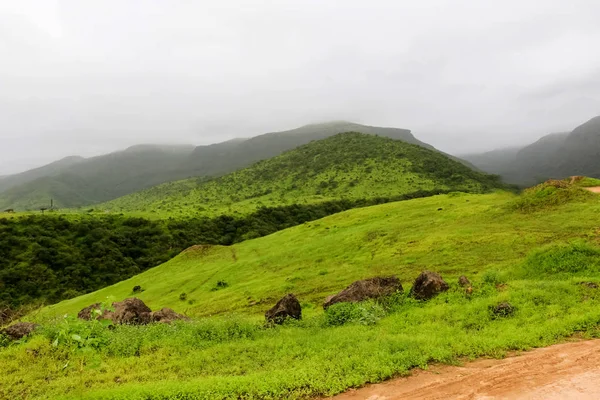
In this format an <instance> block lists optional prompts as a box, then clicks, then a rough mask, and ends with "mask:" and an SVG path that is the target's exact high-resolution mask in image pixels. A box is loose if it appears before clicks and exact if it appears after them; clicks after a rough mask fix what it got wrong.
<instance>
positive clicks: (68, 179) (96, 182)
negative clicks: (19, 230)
mask: <svg viewBox="0 0 600 400" xmlns="http://www.w3.org/2000/svg"><path fill="white" fill-rule="evenodd" d="M193 149H194V146H192V145H188V146H156V145H141V146H134V147H130V148H128V149H126V150H124V151H119V152H115V153H110V154H107V155H104V156H98V157H92V158H88V159H83V158H80V157H79V158H68V159H64V160H61V161H59V162H58V163H53V164H49V165H48V166H45V167H41V168H37V169H35V170H31V171H27V172H24V173H22V174H17V175H11V176H9V177H7V178H5V179H3V180H2V181H0V187H7V188H6V189H4V190H2V191H0V210H3V209H7V208H14V209H17V210H34V209H39V208H40V207H49V206H50V201H51V199H52V200H53V201H54V205H55V206H56V207H78V206H82V205H86V204H93V203H98V202H102V201H107V200H110V199H114V198H117V197H119V196H123V195H125V194H128V193H132V192H135V191H137V190H142V189H145V188H147V187H151V186H154V185H156V184H159V183H162V182H166V181H169V180H171V179H181V178H184V177H187V176H189V175H187V173H188V172H187V171H186V170H181V169H180V167H181V164H182V161H185V160H187V157H188V156H189V155H190V154H191V152H192V151H193ZM65 160H66V161H65ZM19 180H20V181H23V182H24V183H22V184H14V182H16V181H19ZM7 181H9V182H10V185H6V182H7Z"/></svg>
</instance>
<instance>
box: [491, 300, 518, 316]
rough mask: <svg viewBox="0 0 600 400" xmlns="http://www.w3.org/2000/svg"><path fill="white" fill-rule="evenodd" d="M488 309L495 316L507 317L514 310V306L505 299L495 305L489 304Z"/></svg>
mask: <svg viewBox="0 0 600 400" xmlns="http://www.w3.org/2000/svg"><path fill="white" fill-rule="evenodd" d="M490 309H491V311H492V314H494V316H496V317H508V316H510V315H512V314H514V312H515V308H514V307H513V306H512V305H511V304H510V303H508V302H506V301H504V302H502V303H500V304H497V305H495V306H490Z"/></svg>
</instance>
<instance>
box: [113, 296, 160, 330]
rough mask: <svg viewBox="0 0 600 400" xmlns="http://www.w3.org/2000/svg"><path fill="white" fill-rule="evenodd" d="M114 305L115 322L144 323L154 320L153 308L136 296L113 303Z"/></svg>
mask: <svg viewBox="0 0 600 400" xmlns="http://www.w3.org/2000/svg"><path fill="white" fill-rule="evenodd" d="M113 307H114V308H115V311H114V316H113V322H114V323H115V324H127V325H144V324H147V323H149V322H151V321H152V315H151V313H152V310H151V309H150V308H149V307H148V306H147V305H146V304H145V303H144V302H143V301H142V300H140V299H138V298H136V297H132V298H129V299H125V300H123V301H120V302H116V303H113Z"/></svg>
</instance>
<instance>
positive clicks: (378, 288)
mask: <svg viewBox="0 0 600 400" xmlns="http://www.w3.org/2000/svg"><path fill="white" fill-rule="evenodd" d="M459 284H460V285H461V286H463V287H466V288H467V293H471V292H472V288H471V283H470V282H469V280H468V279H467V278H466V277H465V276H461V277H460V279H459ZM449 288H450V287H449V286H448V284H447V283H446V282H445V281H444V279H442V277H441V276H440V275H439V274H437V273H435V272H431V271H423V272H422V273H421V274H420V275H419V276H418V277H417V279H415V282H414V284H413V286H412V289H411V291H410V296H411V297H413V298H415V299H417V300H429V299H431V298H433V297H435V296H436V295H438V294H440V293H442V292H445V291H447V290H448V289H449ZM403 291H404V288H403V287H402V283H400V280H399V279H398V278H397V277H395V276H387V277H379V276H378V277H374V278H369V279H364V280H360V281H356V282H353V283H352V284H350V286H348V287H347V288H345V289H344V290H342V291H341V292H339V293H337V294H335V295H332V296H329V297H327V298H326V299H325V302H324V303H323V308H324V309H327V308H329V307H331V306H332V305H334V304H336V303H356V302H360V301H364V300H368V299H379V298H382V297H387V296H390V295H392V294H394V293H398V292H403ZM287 318H293V319H300V318H302V308H301V306H300V302H299V301H298V299H297V298H296V296H294V295H293V294H288V295H286V296H285V297H283V298H282V299H281V300H279V302H277V304H276V305H275V307H273V308H271V309H270V310H269V311H267V312H266V313H265V319H266V321H267V323H270V324H281V323H283V321H285V320H286V319H287Z"/></svg>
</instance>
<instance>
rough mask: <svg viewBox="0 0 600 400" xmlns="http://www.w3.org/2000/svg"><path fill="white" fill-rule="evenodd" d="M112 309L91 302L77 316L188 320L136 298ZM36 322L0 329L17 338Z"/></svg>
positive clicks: (130, 322)
mask: <svg viewBox="0 0 600 400" xmlns="http://www.w3.org/2000/svg"><path fill="white" fill-rule="evenodd" d="M112 305H113V308H114V311H110V310H102V306H101V304H100V303H95V304H92V305H91V306H88V307H86V308H84V309H83V310H81V311H79V313H78V314H77V318H80V319H84V320H86V321H90V320H92V319H96V320H109V321H111V322H112V323H113V324H115V325H117V324H127V325H145V324H149V323H151V322H160V323H166V324H168V323H171V322H173V321H176V320H189V318H188V317H186V316H185V315H181V314H178V313H176V312H175V311H173V310H172V309H170V308H163V309H161V310H159V311H152V310H151V309H150V308H149V307H148V306H147V305H146V304H144V302H143V301H142V300H140V299H138V298H130V299H125V300H123V301H119V302H115V303H113V304H112ZM37 327H39V325H38V324H34V323H31V322H17V323H16V324H12V325H10V326H8V327H7V328H4V329H2V330H0V333H1V334H4V335H6V336H7V337H8V338H9V339H11V340H19V339H22V338H24V337H25V336H27V335H29V334H31V333H32V332H33V331H34V330H35V329H36V328H37Z"/></svg>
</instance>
